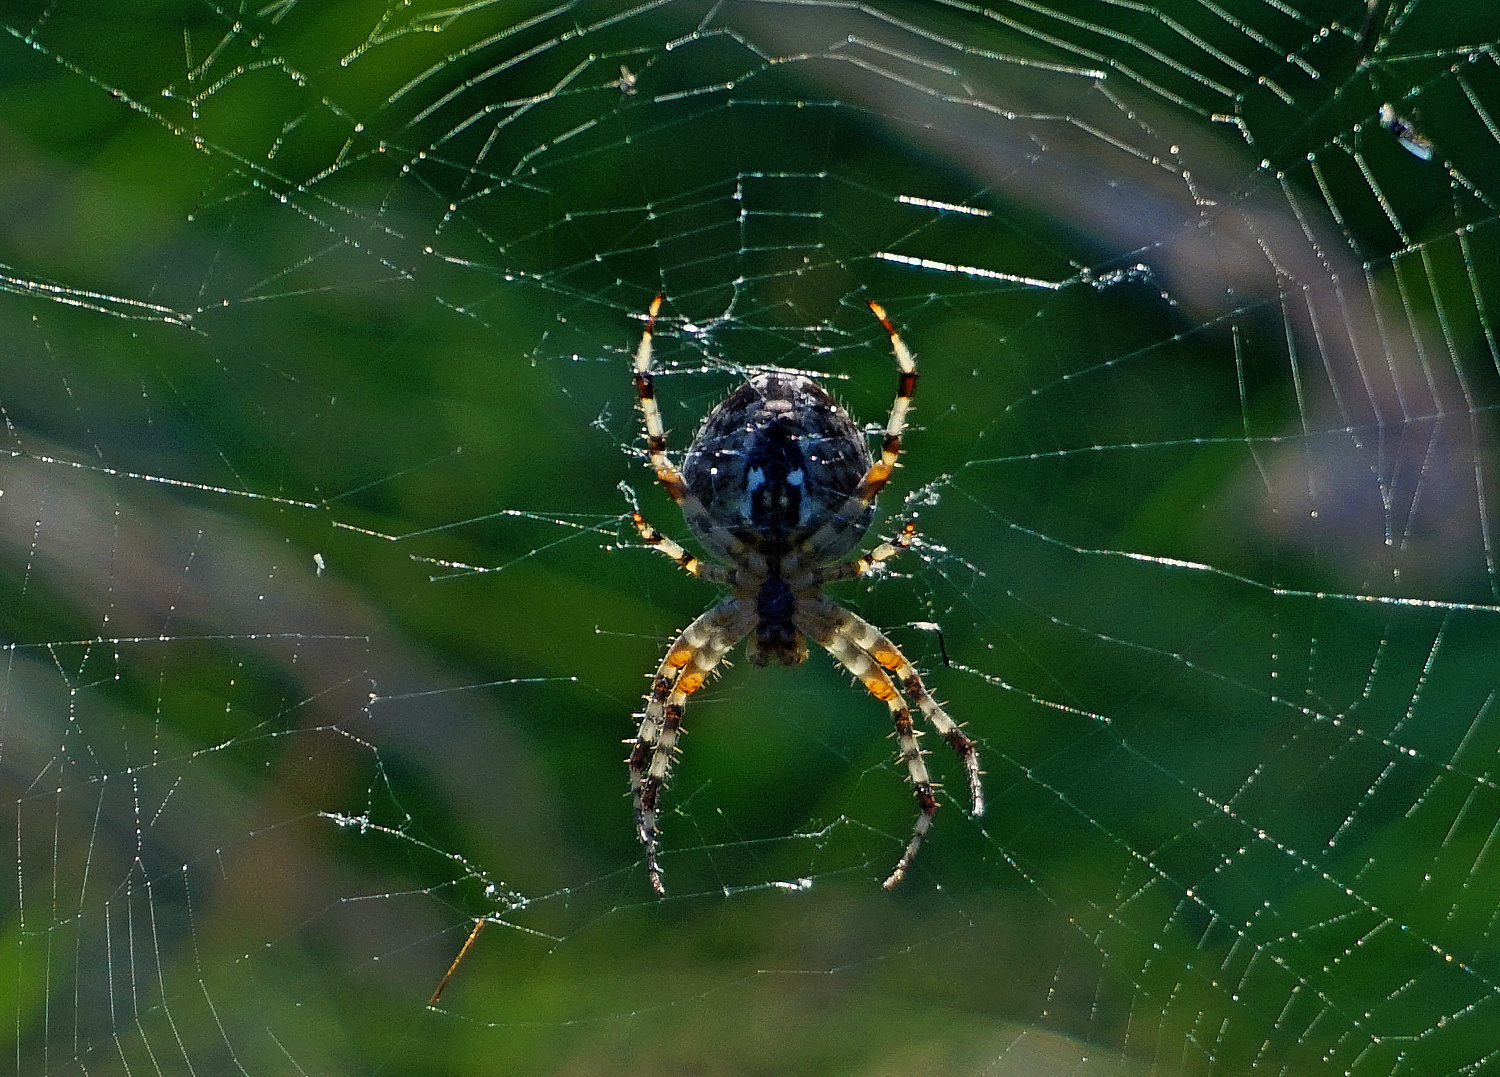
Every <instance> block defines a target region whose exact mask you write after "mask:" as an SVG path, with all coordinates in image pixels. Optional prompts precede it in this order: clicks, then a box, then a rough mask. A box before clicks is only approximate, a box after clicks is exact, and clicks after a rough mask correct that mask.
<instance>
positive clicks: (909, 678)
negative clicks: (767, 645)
mask: <svg viewBox="0 0 1500 1077" xmlns="http://www.w3.org/2000/svg"><path fill="white" fill-rule="evenodd" d="M844 613H845V614H846V616H847V617H848V618H849V619H848V621H847V622H846V623H845V624H844V627H843V629H842V631H843V632H844V633H845V634H847V635H848V636H849V638H850V639H851V640H852V641H853V643H854V645H855V646H856V647H858V648H859V649H860V650H862V651H864V652H865V653H866V654H868V655H869V656H870V657H871V658H873V659H874V660H875V661H876V662H877V663H879V664H880V666H881V667H882V668H883V669H885V670H888V671H889V672H890V673H892V674H894V675H895V678H896V682H897V683H898V684H900V685H901V687H902V689H903V690H904V691H905V692H906V693H907V694H908V695H910V696H911V697H912V699H914V700H916V703H917V707H918V708H920V710H921V711H922V717H923V718H926V719H927V721H928V722H929V723H930V724H931V725H932V728H933V729H935V730H937V733H938V736H940V737H942V738H943V739H944V740H945V741H947V742H948V746H949V747H950V748H952V749H953V751H954V752H955V753H956V754H957V755H958V758H959V759H960V760H962V761H963V765H964V771H965V772H966V773H967V775H968V778H969V798H970V801H971V803H972V805H973V807H972V814H973V815H975V816H979V815H983V814H984V787H983V785H982V784H981V783H980V780H979V776H980V773H981V771H980V769H979V752H978V751H977V750H976V749H975V747H974V742H973V741H972V740H970V739H969V736H968V734H966V733H965V732H964V731H963V727H962V726H960V725H959V724H958V723H957V722H955V721H954V720H953V719H952V718H951V717H949V715H948V712H947V711H945V710H943V708H942V707H941V706H940V705H939V704H938V701H937V700H935V699H933V698H932V693H931V692H929V691H927V686H926V685H925V684H923V683H922V676H921V674H919V673H918V672H917V670H916V667H914V666H913V665H912V664H911V663H910V662H908V661H907V659H906V656H905V655H904V654H902V653H901V651H900V650H899V649H898V648H897V647H896V645H895V644H894V643H892V642H891V640H890V638H889V637H888V636H887V635H886V634H885V633H884V632H882V631H880V629H878V628H876V627H875V626H874V625H872V624H871V623H870V622H869V621H866V620H865V619H864V618H863V617H859V616H857V615H855V614H853V613H849V612H848V611H847V610H845V611H844Z"/></svg>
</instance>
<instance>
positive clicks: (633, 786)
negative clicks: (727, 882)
mask: <svg viewBox="0 0 1500 1077" xmlns="http://www.w3.org/2000/svg"><path fill="white" fill-rule="evenodd" d="M754 621H755V608H754V606H753V605H749V606H747V605H746V604H745V603H744V602H742V601H740V600H738V599H736V598H734V597H730V598H726V599H725V600H724V601H723V602H720V603H719V604H718V605H717V606H715V607H714V608H713V609H711V610H709V611H708V612H707V613H705V614H703V615H702V616H701V617H699V618H698V619H697V620H696V621H694V622H693V623H692V624H690V625H688V626H687V627H686V628H685V629H683V630H682V634H681V635H680V636H678V637H677V638H676V639H675V640H673V641H672V645H671V646H670V647H668V648H667V655H666V657H665V658H663V659H662V661H661V665H660V666H658V667H657V669H656V675H655V676H654V677H653V678H652V680H651V691H650V692H648V693H647V694H646V709H645V711H644V713H643V714H642V715H641V725H640V729H639V731H638V732H637V733H636V735H635V737H634V738H633V739H632V740H628V741H626V743H627V744H629V745H630V746H631V748H630V755H629V757H628V758H627V759H626V763H627V764H628V765H629V767H630V792H631V796H632V798H633V800H634V802H635V832H636V836H637V837H638V838H639V839H640V842H641V845H642V846H644V847H645V850H646V870H647V873H648V874H649V875H650V877H651V888H652V889H653V890H655V891H656V892H657V894H665V893H666V892H667V891H666V887H664V886H663V885H662V881H661V867H660V865H659V864H658V863H657V859H656V804H657V798H658V797H659V795H660V793H661V790H662V787H663V786H664V785H666V782H667V778H668V776H669V775H670V774H671V770H672V760H673V758H674V757H675V755H676V754H677V740H678V737H679V736H680V735H681V732H682V712H683V709H684V708H685V707H686V705H687V697H688V696H690V695H692V694H693V693H694V692H696V691H697V690H698V689H699V688H701V687H703V684H704V682H705V681H706V680H707V679H708V675H709V674H710V673H712V672H713V670H714V667H715V666H717V665H718V664H719V662H720V661H721V660H722V659H723V657H724V655H725V654H726V653H727V652H728V650H729V649H730V648H731V647H733V646H734V645H735V644H736V643H738V642H739V641H740V639H741V638H743V637H744V635H745V634H746V633H747V632H749V631H750V627H751V625H752V624H754Z"/></svg>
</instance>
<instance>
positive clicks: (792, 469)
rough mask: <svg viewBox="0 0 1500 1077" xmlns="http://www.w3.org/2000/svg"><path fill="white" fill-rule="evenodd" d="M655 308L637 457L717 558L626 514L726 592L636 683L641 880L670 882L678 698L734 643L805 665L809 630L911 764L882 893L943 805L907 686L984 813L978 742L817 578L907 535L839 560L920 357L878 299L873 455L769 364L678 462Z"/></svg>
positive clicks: (712, 418)
mask: <svg viewBox="0 0 1500 1077" xmlns="http://www.w3.org/2000/svg"><path fill="white" fill-rule="evenodd" d="M661 304H662V296H660V295H658V296H657V297H656V298H655V299H654V300H653V301H652V303H651V307H650V310H649V311H648V313H647V318H646V329H645V332H643V333H642V334H641V343H640V346H639V347H638V348H637V349H636V352H635V358H634V373H635V389H636V393H637V395H638V397H639V399H640V405H641V416H642V418H643V420H644V422H645V428H646V451H647V457H648V464H649V466H650V467H651V469H652V470H653V471H655V472H656V479H657V481H658V482H660V483H661V485H662V486H663V487H664V488H665V489H666V491H667V493H668V494H670V495H671V497H672V499H673V500H674V501H676V502H677V504H678V507H680V508H681V509H682V515H683V519H684V520H685V522H686V523H687V526H688V529H689V530H691V531H692V532H693V534H694V535H695V536H696V537H697V539H698V541H699V542H700V543H702V545H703V547H704V549H705V550H706V551H707V552H708V554H709V555H710V557H712V558H713V560H712V561H705V560H701V559H699V558H697V557H695V556H693V555H692V554H690V553H689V552H688V551H687V550H685V549H683V547H682V546H680V545H679V544H678V543H676V542H675V541H673V540H672V539H670V538H668V537H667V536H666V535H664V534H662V533H661V532H660V531H658V530H657V529H656V528H654V527H652V526H651V524H649V523H647V522H646V519H645V517H643V516H642V515H641V514H640V512H638V511H636V512H632V513H631V519H632V521H633V522H634V524H635V527H636V530H638V531H639V532H640V535H641V538H642V539H643V540H644V541H645V542H646V544H647V545H649V546H653V547H655V548H656V549H658V550H660V551H661V552H662V553H664V554H666V555H667V556H668V557H670V558H671V559H672V560H673V561H676V562H677V564H678V565H680V566H681V567H682V568H683V569H685V570H686V571H687V572H689V573H691V574H692V575H694V576H697V577H698V578H699V579H702V580H706V581H707V582H709V583H714V584H718V585H719V586H721V587H725V588H728V590H729V594H728V595H727V596H726V597H725V598H724V599H722V600H721V601H720V602H719V603H718V604H717V605H716V606H714V607H713V608H712V609H710V610H709V611H708V612H707V613H705V614H703V615H702V616H701V617H699V618H698V619H697V620H695V621H694V622H693V623H692V624H690V625H688V626H687V628H685V629H683V630H682V634H681V635H679V636H678V637H677V638H676V639H675V640H673V641H672V645H671V646H670V647H668V648H667V655H666V657H665V658H663V659H662V662H661V665H660V666H658V667H657V670H656V675H655V676H654V677H653V678H652V681H651V690H650V691H649V692H648V693H647V694H646V706H645V710H644V712H643V713H642V714H641V715H640V716H639V717H640V719H641V724H640V729H639V731H638V732H637V733H636V735H635V736H634V737H633V738H631V739H629V740H627V741H626V742H625V743H627V744H629V745H630V746H631V747H630V756H629V757H628V759H627V760H626V762H627V764H628V765H629V768H630V789H631V795H632V798H633V800H634V803H635V828H636V835H637V836H638V837H639V838H640V841H641V845H642V846H644V847H645V850H646V870H647V872H648V873H649V875H650V878H651V887H652V889H653V890H655V891H656V893H657V894H658V895H663V894H665V893H666V888H665V887H664V886H663V885H662V871H661V865H660V863H659V862H658V860H657V827H656V814H657V804H658V800H659V798H660V795H661V791H662V789H663V788H664V787H665V785H666V783H667V778H668V776H669V774H670V771H671V768H672V762H673V759H674V758H675V756H676V754H677V752H678V748H677V739H678V737H679V736H680V735H681V732H682V715H683V708H684V707H685V706H686V704H687V699H688V696H690V695H692V694H693V693H694V692H696V691H697V690H698V689H699V688H701V687H703V684H704V682H705V681H706V680H707V679H708V677H709V675H710V674H711V673H712V672H713V671H714V668H715V667H716V666H717V665H718V664H719V662H720V661H722V660H723V658H724V655H725V654H726V653H728V651H729V650H730V648H732V647H734V646H735V644H737V643H738V642H739V641H740V640H742V639H746V637H748V640H747V642H746V645H745V650H746V653H747V655H748V657H749V659H750V661H751V662H752V663H754V664H755V665H757V666H764V665H768V664H770V663H771V662H781V663H783V664H785V665H788V666H794V665H797V664H799V663H801V662H802V661H803V660H805V659H806V658H807V642H806V641H807V640H808V639H809V638H810V639H812V640H813V641H815V642H816V643H817V644H818V645H819V646H821V647H823V648H824V649H825V650H826V651H828V653H829V654H830V655H832V656H833V658H834V660H835V661H837V662H838V663H839V664H840V665H842V666H843V667H844V668H845V669H846V670H848V671H849V672H850V673H852V674H853V675H854V676H855V678H856V679H858V680H859V681H860V682H862V683H863V684H864V686H865V688H866V689H868V690H869V692H870V694H871V695H873V696H875V698H877V699H879V700H882V701H883V702H884V703H885V704H886V705H887V706H888V707H889V708H890V711H891V719H892V721H893V722H894V723H895V727H896V728H895V733H894V736H895V738H896V743H897V745H898V749H897V759H898V760H899V761H900V762H902V763H904V764H905V765H906V774H907V778H908V779H909V780H910V782H911V786H912V792H913V793H914V794H915V796H916V798H917V806H918V808H919V809H920V812H919V814H918V816H917V822H916V826H915V828H914V829H913V831H912V836H911V840H910V841H909V842H908V843H907V845H906V849H905V851H904V852H903V853H902V855H901V859H900V860H899V861H898V862H897V864H896V867H895V869H894V870H893V871H892V872H891V874H890V876H889V877H888V878H887V879H886V880H885V883H884V886H885V888H886V889H887V890H889V889H890V888H892V887H894V886H895V885H896V884H897V883H899V882H900V881H901V879H902V877H903V876H905V875H906V872H907V870H908V869H909V868H910V867H911V864H912V860H913V859H914V858H915V857H916V855H917V851H918V850H919V849H920V848H921V847H922V840H923V839H924V838H925V837H926V836H927V831H928V829H929V828H930V827H931V826H932V816H933V813H934V812H936V811H937V807H938V804H937V799H936V798H935V797H934V795H933V790H934V789H935V788H936V785H935V783H934V782H933V781H932V779H931V778H930V777H929V776H928V773H927V766H926V764H925V763H924V762H923V758H922V757H923V755H924V753H923V751H922V748H921V746H920V745H919V744H918V743H917V737H918V736H919V735H920V734H919V732H918V731H917V730H916V729H914V728H913V723H912V712H911V708H910V706H908V704H907V702H906V699H905V698H904V696H903V695H902V693H903V691H904V692H905V693H906V695H909V696H910V697H911V698H912V699H913V700H915V701H916V704H917V707H918V709H919V710H920V711H921V713H922V716H923V717H924V718H926V719H927V721H928V722H929V723H930V724H931V725H932V727H933V728H934V729H935V730H937V732H938V734H939V735H940V736H941V737H942V738H943V739H944V740H946V741H947V742H948V744H949V746H950V747H952V749H953V750H954V751H955V752H956V753H958V756H959V758H960V759H961V760H962V761H963V764H964V769H965V770H966V771H967V773H968V778H969V795H970V797H971V800H972V804H973V814H974V815H975V816H978V815H981V814H983V812H984V794H983V791H982V789H981V788H980V782H979V775H980V770H979V756H978V754H977V753H976V751H975V748H974V742H973V741H972V740H970V739H969V737H968V736H967V735H966V734H965V733H964V731H963V730H962V729H961V728H960V727H959V725H958V723H957V722H955V721H954V720H953V719H952V718H950V717H949V716H948V714H947V712H946V711H944V710H943V708H942V707H941V706H939V705H938V703H937V701H936V700H935V699H933V698H932V695H931V694H930V693H929V692H928V691H927V687H926V686H925V685H924V684H923V683H922V678H921V676H920V675H919V674H918V673H917V671H916V669H915V668H913V666H912V664H911V663H910V662H909V661H907V659H906V656H905V655H903V654H902V653H901V651H900V649H899V648H898V647H897V646H896V645H895V644H894V643H892V642H891V641H890V639H889V638H887V637H886V635H885V634H884V633H882V632H881V631H880V630H879V629H878V628H876V627H875V626H874V625H872V624H870V623H869V622H868V621H866V620H864V619H863V618H861V617H858V616H856V615H855V614H853V613H851V612H849V611H848V610H846V609H844V608H843V607H842V606H840V605H838V604H837V603H836V602H834V601H833V600H832V599H830V598H828V597H826V596H825V595H824V594H823V587H824V585H825V584H829V583H835V582H838V581H841V580H851V579H854V578H856V577H859V576H862V575H864V574H865V573H866V572H868V571H869V570H870V569H871V568H872V567H874V566H875V565H878V564H880V563H882V562H884V561H888V560H890V559H891V558H892V557H895V556H896V555H897V554H899V553H900V552H901V551H902V550H904V549H906V548H907V547H909V546H910V545H911V544H912V541H913V539H914V538H915V536H916V528H915V526H914V525H913V524H911V523H907V524H906V525H905V526H904V527H903V528H902V530H901V531H900V533H899V534H897V535H896V537H894V538H892V539H891V540H890V541H888V542H882V543H880V544H879V545H878V546H876V547H875V548H874V549H873V550H871V551H870V552H869V553H867V554H864V555H862V556H858V557H853V558H850V559H845V557H846V555H848V554H849V553H850V552H851V551H853V550H854V548H855V547H856V546H857V545H858V544H859V542H860V540H861V539H862V538H863V537H864V534H865V532H866V531H867V530H868V529H869V526H870V523H871V521H872V520H873V518H874V515H875V498H876V495H877V494H879V493H880V491H881V490H882V489H883V488H884V487H885V485H886V483H887V482H888V481H890V477H891V471H892V470H893V469H894V468H895V467H896V461H897V458H898V457H899V456H900V454H901V436H902V433H903V432H904V431H905V429H906V414H907V412H908V410H909V409H910V407H911V398H912V394H913V392H915V390H916V387H917V364H916V361H915V359H914V358H913V357H912V354H911V351H910V350H909V349H908V348H907V347H906V344H905V343H904V342H903V341H902V339H901V336H900V334H898V333H897V332H896V327H895V326H894V325H892V324H891V320H890V318H889V317H887V315H886V312H885V310H884V309H883V308H882V307H881V306H880V304H878V303H875V302H871V303H870V309H871V310H872V311H873V312H874V314H875V317H877V318H879V319H880V324H881V326H883V327H884V329H885V331H886V334H887V335H888V336H889V337H890V340H891V349H892V351H894V352H895V357H896V366H897V370H898V379H897V383H896V399H895V402H894V403H893V404H892V405H891V414H890V418H889V419H888V420H887V421H886V424H885V437H884V440H883V441H882V442H881V446H880V458H879V459H878V460H876V459H874V458H873V457H872V456H871V455H870V450H869V447H868V446H867V445H866V444H865V439H864V435H863V434H862V433H861V431H860V428H859V426H858V425H856V424H855V422H854V420H853V419H851V418H850V417H849V413H848V412H846V411H845V410H844V409H843V408H841V407H840V406H839V405H838V403H837V402H835V401H834V399H833V397H831V396H829V395H828V393H826V392H825V391H824V390H823V389H822V388H821V387H820V386H819V385H818V384H817V383H816V382H814V381H812V380H811V379H809V378H806V377H803V376H802V375H800V374H791V373H788V372H785V371H769V372H767V373H763V374H757V375H755V376H754V377H752V378H751V379H750V380H749V381H748V382H746V383H745V384H744V385H742V386H741V387H740V388H739V389H737V390H735V391H734V392H733V393H731V394H730V395H729V396H728V397H727V398H726V399H725V400H724V401H723V402H722V403H720V404H719V406H718V407H716V408H714V410H713V411H712V412H711V413H710V414H709V416H708V418H707V419H706V420H704V423H703V428H702V429H701V430H700V431H699V432H698V436H697V437H696V438H695V439H694V440H693V443H692V445H690V446H689V447H688V451H687V456H686V458H685V459H684V461H683V466H682V470H680V471H679V470H678V469H677V467H676V466H675V465H673V463H672V461H671V460H670V459H669V458H668V456H667V438H666V430H665V428H664V427H663V426H662V419H661V410H660V408H658V407H657V403H656V386H655V379H654V377H653V375H652V370H651V337H652V333H653V332H654V331H655V329H656V316H657V313H658V312H659V311H660V310H661Z"/></svg>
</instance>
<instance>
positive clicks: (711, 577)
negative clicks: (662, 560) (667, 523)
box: [630, 512, 735, 587]
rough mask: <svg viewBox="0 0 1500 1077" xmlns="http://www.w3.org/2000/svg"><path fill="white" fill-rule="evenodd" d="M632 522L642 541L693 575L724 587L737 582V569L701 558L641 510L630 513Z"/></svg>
mask: <svg viewBox="0 0 1500 1077" xmlns="http://www.w3.org/2000/svg"><path fill="white" fill-rule="evenodd" d="M630 519H631V522H632V523H634V524H635V529H636V530H637V531H639V532H640V533H641V541H642V542H644V543H645V544H646V545H647V546H654V547H656V549H658V550H660V551H661V552H662V553H664V554H666V555H667V556H668V557H670V558H671V559H672V560H673V561H676V562H677V564H678V565H679V566H680V567H681V568H682V570H683V571H684V572H687V573H689V574H691V575H693V576H697V577H698V578H699V579H700V580H707V581H708V582H709V583H717V584H719V585H720V586H723V587H732V586H733V585H734V582H735V570H734V569H732V568H730V567H728V566H727V565H716V564H713V563H712V562H709V561H703V560H700V559H699V558H697V557H694V556H693V555H692V554H690V553H688V552H687V550H685V549H683V548H682V544H681V543H679V542H677V541H676V540H675V539H672V538H669V537H668V536H666V535H663V534H662V533H661V532H660V531H658V530H657V529H656V528H654V527H652V526H651V524H650V523H648V522H647V520H646V518H645V517H644V516H642V515H641V514H640V513H639V512H632V513H631V514H630Z"/></svg>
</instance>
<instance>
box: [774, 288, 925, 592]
mask: <svg viewBox="0 0 1500 1077" xmlns="http://www.w3.org/2000/svg"><path fill="white" fill-rule="evenodd" d="M870 310H872V311H874V313H875V317H877V318H879V319H880V324H881V326H882V327H883V328H884V329H885V331H886V333H887V334H888V335H889V336H890V338H891V351H892V352H893V353H894V354H895V356H896V399H895V400H894V401H893V402H892V403H891V414H890V417H889V418H887V419H886V421H885V436H884V438H882V439H881V442H880V458H879V459H878V460H876V461H875V462H874V463H872V464H871V465H870V466H869V468H868V469H867V470H866V471H865V474H864V477H863V478H861V479H860V481H859V485H858V486H856V487H855V488H854V493H852V494H850V495H849V497H848V499H847V500H846V501H845V502H844V503H843V504H842V505H840V506H839V508H838V510H837V511H836V512H834V513H833V515H832V516H831V517H830V518H829V520H828V522H827V523H826V524H824V525H823V526H822V527H820V528H818V530H817V531H815V532H813V533H812V535H810V536H809V537H808V538H807V539H806V540H805V541H804V542H803V543H802V545H801V547H800V548H799V553H800V554H801V555H802V557H801V559H802V560H803V562H804V563H807V564H816V563H817V562H818V560H819V557H820V556H821V554H822V551H824V550H829V549H833V548H836V547H840V546H842V548H844V549H848V548H849V546H852V545H853V543H852V542H849V543H847V544H846V543H844V542H843V539H844V536H846V535H847V534H848V533H849V532H850V531H851V530H853V529H854V528H856V527H857V526H858V524H859V521H860V520H862V519H863V517H864V512H865V509H867V508H869V506H870V504H871V502H873V501H874V500H875V498H876V496H878V495H879V493H880V491H881V490H883V489H885V484H886V483H888V482H890V481H891V472H892V471H894V470H895V468H896V461H897V460H898V459H899V458H900V456H901V438H902V435H903V434H905V432H906V416H907V413H908V412H909V411H910V410H911V398H912V396H913V394H915V393H916V391H917V361H916V358H915V357H914V356H913V355H912V353H911V349H910V348H908V347H907V346H906V342H905V341H903V340H902V339H901V334H900V333H898V332H896V327H895V326H894V325H892V324H891V319H890V317H889V316H888V315H887V314H886V312H885V308H884V307H882V306H881V305H880V304H879V303H877V302H875V301H874V300H873V299H872V300H870ZM886 556H891V555H889V554H888V555H886ZM880 560H885V558H880ZM866 567H868V566H866Z"/></svg>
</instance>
